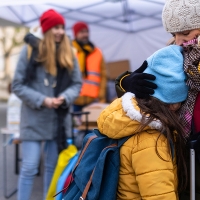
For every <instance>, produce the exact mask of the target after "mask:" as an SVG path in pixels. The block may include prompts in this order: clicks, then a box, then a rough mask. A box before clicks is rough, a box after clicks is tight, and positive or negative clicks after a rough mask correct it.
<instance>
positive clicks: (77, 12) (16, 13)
mask: <svg viewBox="0 0 200 200" xmlns="http://www.w3.org/2000/svg"><path fill="white" fill-rule="evenodd" d="M164 2H165V0H67V1H66V0H7V1H1V2H0V18H2V19H5V20H8V21H11V22H13V23H16V24H20V25H25V26H28V27H30V26H34V25H37V24H38V18H39V16H40V15H41V14H42V13H43V12H44V11H45V10H47V9H50V8H53V9H55V10H57V11H58V12H60V13H61V14H62V15H63V16H64V17H65V19H66V22H67V23H66V24H67V26H66V29H70V28H71V27H72V25H73V24H74V23H75V22H77V21H80V20H81V21H85V22H87V23H88V24H90V26H93V27H97V26H98V27H101V28H106V29H114V30H117V31H124V32H134V33H135V32H139V31H143V30H148V29H152V28H156V27H161V26H162V21H161V12H162V8H163V5H164ZM0 22H1V21H0Z"/></svg>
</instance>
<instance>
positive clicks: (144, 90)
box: [121, 60, 157, 99]
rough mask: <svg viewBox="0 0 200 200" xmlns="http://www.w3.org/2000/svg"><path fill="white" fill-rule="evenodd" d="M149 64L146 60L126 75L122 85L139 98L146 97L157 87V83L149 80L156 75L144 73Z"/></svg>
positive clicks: (153, 78)
mask: <svg viewBox="0 0 200 200" xmlns="http://www.w3.org/2000/svg"><path fill="white" fill-rule="evenodd" d="M147 66H148V63H147V61H146V60H145V61H144V62H143V64H142V65H141V67H140V68H138V69H137V70H135V71H134V72H132V73H131V74H130V75H129V76H126V77H125V78H124V79H123V80H122V83H121V85H122V87H123V88H124V89H125V90H126V92H132V93H134V94H135V96H136V97H137V98H141V99H145V98H148V97H149V96H150V95H152V94H153V93H154V89H156V88H157V85H156V84H155V83H152V82H149V81H148V80H155V79H156V77H155V76H154V75H152V74H147V73H142V72H143V71H144V70H145V69H146V68H147Z"/></svg>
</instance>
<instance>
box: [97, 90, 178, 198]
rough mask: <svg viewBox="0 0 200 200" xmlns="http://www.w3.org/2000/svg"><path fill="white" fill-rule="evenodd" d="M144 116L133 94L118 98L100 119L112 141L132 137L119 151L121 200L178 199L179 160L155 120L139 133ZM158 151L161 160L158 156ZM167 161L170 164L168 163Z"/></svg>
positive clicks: (100, 123) (103, 128)
mask: <svg viewBox="0 0 200 200" xmlns="http://www.w3.org/2000/svg"><path fill="white" fill-rule="evenodd" d="M141 118H142V115H141V113H140V109H139V107H138V106H137V102H136V100H135V98H134V94H132V93H126V94H125V95H123V97H122V98H119V99H116V100H115V101H114V102H113V103H111V104H110V105H109V106H108V107H107V108H106V109H105V110H103V111H102V113H101V114H100V116H99V119H98V121H97V122H98V128H99V130H100V132H101V133H103V134H105V135H107V136H108V137H110V138H116V139H119V138H123V137H125V136H129V135H133V136H132V137H131V138H129V139H128V140H127V141H126V142H125V143H124V145H123V146H122V147H121V149H120V158H121V164H120V174H119V183H118V193H117V199H118V200H141V199H142V200H178V195H177V166H176V159H175V158H174V159H173V161H172V157H171V156H170V152H169V151H170V150H169V149H168V144H167V140H166V137H165V136H164V135H161V137H159V139H158V136H159V135H160V132H159V131H158V130H159V129H160V127H161V126H162V124H161V123H160V121H158V120H156V121H153V122H152V123H150V124H149V126H148V127H145V129H144V130H143V131H142V132H140V134H135V133H137V129H138V127H139V125H140V121H141ZM157 139H158V142H157V150H158V153H159V155H160V156H161V157H162V158H163V159H164V160H163V159H161V158H160V157H159V156H158V155H157V153H156V148H155V147H156V141H157ZM165 160H167V161H165Z"/></svg>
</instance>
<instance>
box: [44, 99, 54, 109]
mask: <svg viewBox="0 0 200 200" xmlns="http://www.w3.org/2000/svg"><path fill="white" fill-rule="evenodd" d="M43 106H45V107H47V108H53V98H50V97H46V98H45V99H44V101H43Z"/></svg>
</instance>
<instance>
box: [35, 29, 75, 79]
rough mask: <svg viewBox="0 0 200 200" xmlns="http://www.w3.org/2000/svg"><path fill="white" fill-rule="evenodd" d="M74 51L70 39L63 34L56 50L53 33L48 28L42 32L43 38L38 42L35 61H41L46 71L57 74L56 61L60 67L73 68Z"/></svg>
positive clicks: (53, 74)
mask: <svg viewBox="0 0 200 200" xmlns="http://www.w3.org/2000/svg"><path fill="white" fill-rule="evenodd" d="M73 58H74V53H73V51H72V47H71V45H70V40H69V38H68V37H67V35H65V34H64V36H63V39H62V41H61V42H60V44H59V47H58V49H57V50H56V44H55V40H54V35H53V33H52V30H51V29H50V30H49V31H47V32H46V33H45V34H44V39H42V40H41V41H40V43H39V54H38V58H37V61H38V62H42V63H43V64H44V67H45V69H46V71H47V72H48V73H50V74H51V75H52V76H56V75H57V68H56V61H57V62H58V63H59V65H60V66H61V67H65V68H67V69H69V70H72V69H73Z"/></svg>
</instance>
